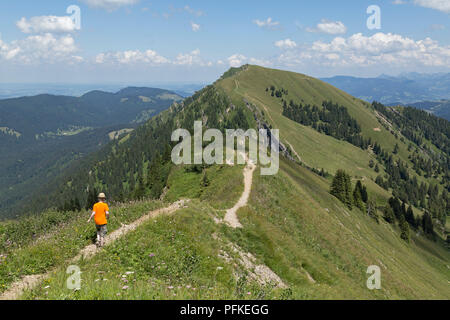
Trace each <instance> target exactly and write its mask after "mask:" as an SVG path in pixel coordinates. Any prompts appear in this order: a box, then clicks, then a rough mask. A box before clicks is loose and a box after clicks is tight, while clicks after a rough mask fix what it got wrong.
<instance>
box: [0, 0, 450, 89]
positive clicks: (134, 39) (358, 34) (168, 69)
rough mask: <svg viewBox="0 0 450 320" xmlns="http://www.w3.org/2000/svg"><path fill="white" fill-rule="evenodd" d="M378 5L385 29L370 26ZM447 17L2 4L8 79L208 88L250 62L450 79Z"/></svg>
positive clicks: (415, 2)
mask: <svg viewBox="0 0 450 320" xmlns="http://www.w3.org/2000/svg"><path fill="white" fill-rule="evenodd" d="M70 5H76V6H78V7H79V8H80V17H81V28H80V29H79V30H78V28H77V25H76V22H77V21H78V19H77V18H75V17H71V14H68V13H67V12H66V9H67V7H69V6H70ZM370 5H377V6H379V8H380V10H381V11H380V12H381V29H374V30H369V29H368V27H367V24H366V21H367V19H368V17H369V14H367V13H366V9H367V8H368V7H369V6H370ZM449 17H450V0H386V1H382V0H371V1H366V0H345V1H335V0H316V1H302V0H292V1H287V0H285V1H283V0H280V1H264V0H259V1H257V0H240V1H235V0H227V1H212V0H204V1H200V0H196V1H195V0H192V1H178V0H175V1H157V0H155V1H149V0H69V1H66V0H40V1H35V0H15V1H12V0H10V1H1V2H0V34H1V36H0V82H4V83H5V82H66V83H70V82H79V83H95V82H129V83H152V82H211V81H214V80H215V79H216V78H217V77H218V76H220V74H222V73H223V72H224V71H226V70H227V69H228V68H229V67H230V66H238V65H240V64H244V63H252V64H259V65H263V66H267V67H273V68H280V69H286V70H292V71H297V72H301V73H306V74H309V75H312V76H316V77H324V76H332V75H337V74H346V75H355V76H377V75H379V74H381V73H386V74H399V73H402V72H412V71H416V72H438V71H439V72H442V71H446V72H450V37H449V35H450V24H449Z"/></svg>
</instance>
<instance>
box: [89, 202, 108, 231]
mask: <svg viewBox="0 0 450 320" xmlns="http://www.w3.org/2000/svg"><path fill="white" fill-rule="evenodd" d="M93 211H94V212H95V216H94V220H95V224H96V225H98V226H103V225H105V224H108V221H106V211H109V207H108V205H107V204H106V203H104V202H98V203H96V204H95V205H94V209H93Z"/></svg>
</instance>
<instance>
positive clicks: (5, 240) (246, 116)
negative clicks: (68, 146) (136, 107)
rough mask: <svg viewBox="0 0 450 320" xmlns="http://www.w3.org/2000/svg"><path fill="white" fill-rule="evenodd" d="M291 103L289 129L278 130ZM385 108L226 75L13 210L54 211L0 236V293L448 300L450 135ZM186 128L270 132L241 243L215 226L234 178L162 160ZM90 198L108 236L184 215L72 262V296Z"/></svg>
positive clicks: (86, 239)
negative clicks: (21, 288)
mask: <svg viewBox="0 0 450 320" xmlns="http://www.w3.org/2000/svg"><path fill="white" fill-rule="evenodd" d="M271 87H273V90H272V89H271ZM272 92H273V93H274V94H273V96H272ZM290 100H292V105H293V106H295V108H293V110H295V112H294V114H290V116H291V117H292V118H293V119H295V120H291V119H290V118H288V117H287V116H285V115H286V110H285V109H286V107H285V106H284V101H286V105H290ZM325 101H328V102H330V103H324V102H325ZM306 105H310V106H309V107H306ZM313 106H316V108H314V110H315V111H314V112H312V111H311V110H312V107H313ZM383 108H384V107H383V106H381V105H378V104H372V105H370V104H367V103H364V102H362V101H360V100H358V99H355V98H353V97H351V96H349V95H348V94H346V93H344V92H342V91H340V90H338V89H336V88H334V87H332V86H330V85H328V84H325V83H324V82H322V81H320V80H317V79H314V78H310V77H307V76H305V75H301V74H296V73H291V72H285V71H279V70H272V69H266V68H261V67H256V66H243V67H241V68H237V69H231V70H230V71H228V72H227V73H226V74H225V75H224V76H223V77H222V78H221V79H219V80H218V81H217V82H215V83H214V84H213V85H211V86H208V87H206V88H205V89H203V90H201V91H199V92H197V93H196V94H195V95H194V96H192V97H190V98H187V99H185V100H184V101H183V102H180V103H175V104H174V105H173V106H172V107H171V108H170V109H168V110H167V111H164V112H162V113H161V114H160V115H158V116H156V117H154V118H152V119H151V120H149V121H148V122H147V123H146V124H145V125H143V126H141V127H139V128H138V129H137V130H135V131H133V132H131V133H128V134H126V136H124V137H123V138H121V139H119V140H116V141H112V142H111V143H109V144H108V145H107V146H106V147H104V148H103V149H102V150H100V151H99V152H96V153H94V154H92V155H91V156H88V157H86V158H85V159H83V160H81V161H78V162H77V163H76V165H74V166H72V167H71V168H69V169H68V170H66V171H65V172H64V173H63V174H62V175H61V176H59V177H58V178H57V179H55V180H53V181H52V183H50V184H48V185H45V186H42V188H41V190H39V191H36V192H35V194H34V195H33V198H32V199H31V200H30V201H29V202H28V203H27V205H28V207H23V210H30V212H31V210H45V209H46V208H49V207H56V208H59V210H54V209H50V210H47V211H44V213H43V214H40V215H36V216H31V217H28V218H23V219H21V220H18V221H9V222H4V223H2V224H0V228H1V229H0V230H1V234H2V238H0V254H1V257H2V260H0V262H1V263H0V292H8V289H10V288H11V286H12V284H13V283H14V282H15V281H17V280H20V278H21V277H23V276H25V275H40V274H46V276H45V279H43V280H42V281H41V282H38V283H37V285H36V286H35V287H34V288H32V289H30V290H27V291H26V292H24V294H23V295H22V296H21V298H24V299H35V298H38V299H449V298H450V289H449V287H448V279H449V276H450V269H449V262H450V252H449V250H448V244H446V242H445V241H446V232H447V230H446V229H445V227H444V226H445V225H446V218H447V214H448V212H449V210H448V208H449V207H448V205H449V202H448V194H447V192H448V163H449V161H448V157H449V154H448V150H447V147H446V145H447V142H448V138H449V137H448V135H447V132H448V122H442V123H441V122H439V121H437V120H436V119H435V118H433V117H430V118H428V117H424V116H423V114H420V113H414V112H412V113H411V112H410V111H409V110H406V109H405V110H398V109H383ZM283 114H285V115H283ZM310 117H311V118H316V119H314V120H313V121H311V119H310ZM342 119H344V120H345V123H344V122H342V121H341V122H339V121H340V120H342ZM194 120H202V121H203V125H204V127H206V128H218V129H220V130H222V131H223V130H224V129H226V128H243V129H247V128H257V127H258V126H261V125H262V124H264V125H268V126H271V127H272V128H275V129H279V130H280V137H281V142H282V144H283V146H284V147H286V148H287V149H286V150H287V151H286V152H284V153H283V154H281V161H280V171H279V173H278V174H277V175H274V176H260V175H259V170H258V169H257V170H256V171H255V173H254V174H253V183H252V184H251V192H250V197H249V200H248V203H246V205H245V206H244V207H242V208H241V209H239V210H238V211H237V218H238V219H239V221H240V223H241V224H242V226H243V227H242V228H236V229H235V228H232V227H230V226H228V225H227V224H226V223H222V219H224V217H225V216H226V212H227V209H230V208H232V207H233V206H234V204H236V202H238V200H239V199H240V197H241V195H242V193H243V191H244V185H243V174H242V172H243V169H244V167H243V166H228V165H213V166H206V165H205V166H200V165H186V166H175V165H173V164H172V163H171V161H170V149H171V147H173V145H174V144H173V143H171V142H170V135H171V133H172V131H173V130H174V129H176V128H186V129H189V130H192V127H193V121H194ZM338 120H339V121H338ZM300 121H303V122H304V123H305V124H301V123H300ZM309 122H311V123H310V124H306V123H309ZM418 124H420V125H418ZM425 160H426V161H425ZM428 163H429V164H430V165H429V166H428V165H427V164H428ZM376 169H378V170H376ZM342 170H344V171H342ZM377 171H378V172H377ZM341 173H342V174H343V176H344V178H345V177H347V176H348V181H347V180H346V181H344V182H342V181H340V180H339V179H338V177H339V176H340V174H341ZM333 176H335V177H333ZM380 179H381V180H380ZM344 180H345V179H344ZM358 182H359V183H360V185H361V186H362V187H364V190H366V192H367V193H366V197H365V199H363V198H364V197H363V196H362V194H363V192H362V191H361V190H362V189H361V190H360V189H358V187H357V186H358ZM245 183H248V182H247V181H246V182H245ZM342 183H344V184H345V186H343V189H345V190H342V193H340V192H341V191H339V190H340V189H339V188H335V189H336V190H337V189H339V190H338V191H339V192H338V193H333V194H334V196H333V195H332V194H331V193H330V189H331V192H333V188H331V186H332V185H333V186H337V187H341V185H340V184H342ZM348 187H349V188H348ZM365 188H367V189H365ZM100 190H101V191H104V192H106V193H107V194H108V196H109V200H111V201H112V203H111V213H112V218H111V225H110V232H111V231H114V230H118V229H119V228H122V227H123V225H122V223H124V224H130V223H131V222H132V221H135V220H136V219H138V218H139V217H142V216H144V215H146V214H148V213H149V212H150V211H151V210H154V209H156V208H161V207H167V206H168V205H169V204H171V203H174V202H176V201H178V200H181V199H189V200H190V202H187V207H185V208H180V209H179V210H176V211H175V212H172V213H170V214H167V215H160V216H155V217H154V218H152V219H150V220H147V221H146V222H143V223H142V224H140V225H139V226H138V227H137V228H136V230H134V231H133V232H130V233H127V234H126V235H124V236H123V237H120V238H118V239H117V240H116V241H114V242H112V243H110V244H109V245H108V246H106V247H105V248H104V249H103V250H101V251H100V252H99V253H98V254H96V255H95V256H93V257H92V258H90V259H81V260H77V261H75V263H76V264H77V265H78V266H79V267H80V268H81V270H82V278H83V282H82V283H83V285H82V287H81V289H80V290H68V289H67V287H66V280H67V277H68V275H67V274H66V268H67V266H68V265H71V264H73V263H74V262H73V261H71V258H73V257H75V256H76V255H77V253H78V252H79V250H80V249H82V248H83V247H85V246H87V245H89V244H91V243H92V239H91V237H92V235H93V234H94V228H93V226H92V225H86V223H85V220H86V218H87V216H88V214H89V213H88V212H87V211H85V210H83V209H81V210H80V207H86V208H87V207H89V206H90V205H91V202H92V197H94V198H95V193H96V192H97V191H100ZM339 199H341V200H339ZM346 200H348V201H347V202H346ZM406 209H408V210H406ZM71 210H72V211H71ZM411 210H412V211H411ZM410 212H412V217H411V215H410ZM48 230H50V231H48ZM371 265H376V266H379V267H380V269H381V279H382V280H381V281H382V284H381V286H382V287H381V289H380V290H369V289H368V288H367V286H366V281H367V278H368V277H369V275H368V274H366V271H367V268H368V267H369V266H371ZM268 279H269V280H268Z"/></svg>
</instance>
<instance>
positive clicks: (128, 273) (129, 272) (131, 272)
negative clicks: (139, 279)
mask: <svg viewBox="0 0 450 320" xmlns="http://www.w3.org/2000/svg"><path fill="white" fill-rule="evenodd" d="M125 274H126V275H130V274H134V272H133V271H127V272H125Z"/></svg>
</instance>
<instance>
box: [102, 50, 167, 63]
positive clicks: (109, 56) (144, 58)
mask: <svg viewBox="0 0 450 320" xmlns="http://www.w3.org/2000/svg"><path fill="white" fill-rule="evenodd" d="M95 62H96V63H99V64H103V63H118V64H136V63H143V64H147V65H151V66H157V65H162V64H167V63H170V61H169V59H167V58H165V57H163V56H161V55H159V54H158V53H157V52H156V51H153V50H146V51H140V50H127V51H118V52H109V53H100V54H98V55H97V56H96V57H95Z"/></svg>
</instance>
